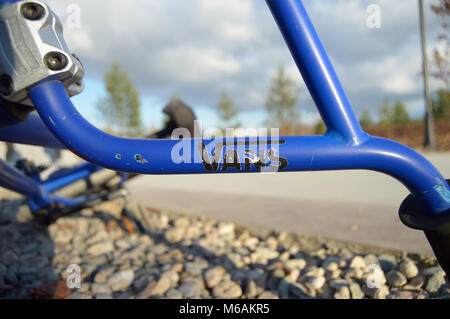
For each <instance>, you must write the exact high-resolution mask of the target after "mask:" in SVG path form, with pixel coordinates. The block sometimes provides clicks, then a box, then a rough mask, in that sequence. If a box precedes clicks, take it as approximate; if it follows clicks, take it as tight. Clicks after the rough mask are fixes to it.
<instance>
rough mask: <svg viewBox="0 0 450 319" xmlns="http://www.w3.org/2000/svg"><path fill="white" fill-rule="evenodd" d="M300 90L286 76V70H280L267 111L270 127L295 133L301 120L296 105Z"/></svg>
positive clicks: (271, 92) (269, 97)
mask: <svg viewBox="0 0 450 319" xmlns="http://www.w3.org/2000/svg"><path fill="white" fill-rule="evenodd" d="M299 93H300V89H299V88H298V87H297V86H296V85H295V83H294V81H293V80H292V79H291V78H290V77H289V76H288V75H287V74H286V71H285V69H284V68H282V67H280V68H279V69H278V73H277V75H276V76H275V77H274V78H273V79H272V84H271V87H270V92H269V96H268V98H267V103H266V109H267V111H268V113H269V121H268V123H269V124H270V125H279V127H280V129H282V130H284V131H286V133H287V134H291V133H294V132H295V126H296V124H297V123H298V120H299V114H298V113H297V111H296V105H297V102H298V99H299Z"/></svg>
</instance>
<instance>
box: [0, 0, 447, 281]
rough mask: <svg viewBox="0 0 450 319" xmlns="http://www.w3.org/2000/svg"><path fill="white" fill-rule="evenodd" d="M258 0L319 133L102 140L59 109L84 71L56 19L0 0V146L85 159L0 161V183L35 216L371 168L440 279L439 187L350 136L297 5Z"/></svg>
mask: <svg viewBox="0 0 450 319" xmlns="http://www.w3.org/2000/svg"><path fill="white" fill-rule="evenodd" d="M266 2H267V5H268V7H269V8H270V10H271V12H272V14H273V16H274V18H275V20H276V22H277V23H278V26H279V28H280V30H281V32H282V34H283V36H284V38H285V41H286V43H287V46H288V47H289V49H290V51H291V53H292V56H293V58H294V60H295V62H296V64H297V66H298V69H299V70H300V73H301V74H302V77H303V80H304V82H305V83H306V85H307V87H308V90H309V92H310V94H311V96H312V97H313V100H314V102H315V104H316V106H317V108H318V110H319V112H320V114H321V116H322V119H323V121H324V122H325V124H326V126H327V132H326V133H325V134H324V135H323V136H286V137H279V136H266V137H261V136H260V137H243V138H221V139H218V138H211V139H204V138H199V137H196V138H189V139H182V140H180V139H126V138H120V137H116V136H112V135H109V134H107V133H105V132H103V131H101V130H99V129H97V128H95V127H94V126H93V125H91V124H90V123H89V122H88V121H87V120H85V119H84V118H83V117H82V116H81V115H80V114H79V113H78V111H77V110H76V108H75V107H74V106H73V104H72V103H71V100H70V97H71V96H74V95H76V94H79V93H80V92H81V91H82V89H83V81H82V80H83V76H84V68H83V65H82V64H81V61H80V59H79V58H78V57H77V56H76V55H75V54H73V53H71V52H70V50H69V48H68V47H67V45H66V42H65V41H64V38H63V34H62V26H61V23H60V22H59V19H58V18H57V17H56V15H55V14H54V13H53V12H52V11H51V10H50V8H49V7H48V6H47V5H46V4H45V3H44V2H42V1H34V0H30V1H19V0H0V8H1V9H0V140H2V141H6V142H11V143H22V144H30V145H38V146H44V147H50V148H57V149H68V150H70V151H72V152H73V153H75V154H76V155H78V156H79V157H81V158H83V159H84V160H85V161H86V163H84V164H81V165H79V166H77V167H74V168H72V169H70V170H64V171H61V172H57V173H55V174H53V175H52V176H50V177H49V178H48V179H45V180H42V179H41V178H40V175H39V173H38V172H36V173H35V174H28V175H26V174H24V173H23V172H21V171H19V170H17V169H16V168H14V167H12V166H10V165H8V164H7V163H6V162H4V161H0V186H2V187H5V188H7V189H10V190H12V191H15V192H18V193H20V194H23V195H25V196H26V197H27V200H28V205H29V208H30V210H31V212H32V213H33V214H35V215H36V216H39V215H41V214H45V213H46V212H47V214H50V215H51V214H52V213H53V212H56V211H61V210H63V211H71V210H73V209H77V208H79V207H80V206H83V205H87V204H88V203H93V202H96V201H99V200H100V201H101V200H104V199H105V198H110V197H112V196H116V195H117V192H119V193H120V191H121V187H120V185H121V184H122V183H123V182H124V181H126V180H127V179H128V178H129V177H132V176H134V175H135V174H154V175H164V174H212V173H214V174H217V173H256V172H261V171H264V170H267V169H269V170H270V169H272V170H276V171H278V172H288V171H323V170H356V169H358V170H359V169H366V170H372V171H377V172H381V173H385V174H388V175H390V176H392V177H393V178H395V179H397V180H398V181H399V182H401V183H402V184H403V185H404V186H405V187H407V188H408V190H409V191H410V193H411V194H410V195H409V196H408V197H407V198H406V199H405V201H404V202H403V203H402V204H401V206H400V210H399V215H400V219H401V220H402V222H403V223H404V224H405V225H406V226H408V227H411V228H414V229H418V230H422V231H424V232H425V234H426V237H427V239H428V241H429V242H430V244H431V246H432V248H433V250H434V252H435V255H436V257H437V259H438V261H439V263H440V264H441V266H442V267H443V269H444V270H445V272H446V273H447V275H450V186H449V184H448V182H447V181H446V180H445V179H444V177H443V176H442V175H441V174H440V173H439V171H438V170H437V169H436V168H435V167H434V166H433V165H432V164H431V163H430V162H429V161H428V160H427V159H426V158H424V157H423V156H421V155H420V154H418V153H417V152H415V151H414V150H412V149H410V148H408V147H406V146H404V145H402V144H399V143H396V142H394V141H391V140H387V139H383V138H378V137H373V136H370V135H369V134H367V133H366V132H364V131H363V130H362V128H361V126H360V124H359V122H358V120H357V117H356V116H355V113H354V111H353V109H352V107H351V105H350V102H349V100H348V98H347V97H346V95H345V93H344V90H343V88H342V86H341V84H340V82H339V80H338V77H337V75H336V73H335V71H334V69H333V67H332V65H331V62H330V60H329V58H328V56H327V54H326V52H325V50H324V48H323V46H322V44H321V42H320V40H319V38H318V35H317V33H316V31H315V29H314V27H313V24H312V22H311V20H310V18H309V16H308V14H307V12H306V11H305V8H304V6H303V4H302V1H301V0H266ZM180 145H181V146H182V147H180ZM180 149H183V152H179V151H174V150H180ZM186 150H188V151H186ZM111 172H112V173H113V174H112V175H111ZM112 176H114V178H115V179H116V182H115V183H112V186H111V187H110V189H108V191H107V192H100V191H98V190H95V186H96V185H97V186H98V185H104V184H105V183H107V182H110V181H111V178H112ZM86 179H91V180H93V181H94V182H93V183H91V186H94V188H93V189H94V190H93V191H86V190H87V188H84V189H83V190H82V191H81V193H80V192H72V194H70V193H71V192H64V191H62V190H64V189H67V187H68V186H71V185H74V184H75V183H79V182H80V181H82V180H86ZM299 182H301V181H299ZM70 189H72V190H73V187H72V188H70ZM48 212H50V213H48Z"/></svg>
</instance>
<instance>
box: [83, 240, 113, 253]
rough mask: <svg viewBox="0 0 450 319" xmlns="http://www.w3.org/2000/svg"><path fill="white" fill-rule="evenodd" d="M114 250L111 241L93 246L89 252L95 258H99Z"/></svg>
mask: <svg viewBox="0 0 450 319" xmlns="http://www.w3.org/2000/svg"><path fill="white" fill-rule="evenodd" d="M113 250H114V245H113V244H112V243H111V242H110V241H105V242H101V243H97V244H93V245H92V246H90V247H89V248H88V249H87V252H88V253H89V254H91V255H93V256H99V255H103V254H107V253H110V252H112V251H113Z"/></svg>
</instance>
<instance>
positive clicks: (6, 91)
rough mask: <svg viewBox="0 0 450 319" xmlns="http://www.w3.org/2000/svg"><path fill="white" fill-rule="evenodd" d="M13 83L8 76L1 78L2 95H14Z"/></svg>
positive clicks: (4, 75) (0, 89)
mask: <svg viewBox="0 0 450 319" xmlns="http://www.w3.org/2000/svg"><path fill="white" fill-rule="evenodd" d="M12 90H13V81H12V79H11V77H10V76H9V75H8V74H2V75H1V76H0V94H2V95H3V96H8V95H10V94H11V93H12Z"/></svg>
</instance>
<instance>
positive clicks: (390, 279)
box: [386, 270, 407, 288]
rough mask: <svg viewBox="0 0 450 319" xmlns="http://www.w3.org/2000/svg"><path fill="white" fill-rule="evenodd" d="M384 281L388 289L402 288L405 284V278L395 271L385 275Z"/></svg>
mask: <svg viewBox="0 0 450 319" xmlns="http://www.w3.org/2000/svg"><path fill="white" fill-rule="evenodd" d="M386 280H387V284H388V285H389V286H390V287H396V288H398V287H402V286H404V285H405V284H406V283H407V280H406V278H405V276H404V275H403V274H402V273H401V272H400V271H396V270H392V271H390V272H389V273H388V274H387V275H386Z"/></svg>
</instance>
